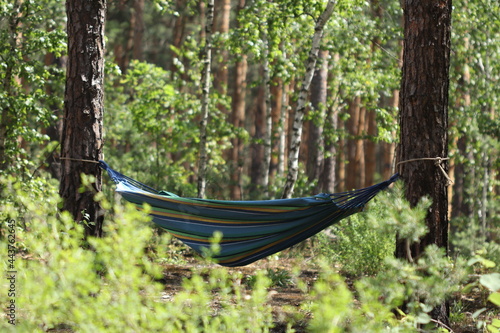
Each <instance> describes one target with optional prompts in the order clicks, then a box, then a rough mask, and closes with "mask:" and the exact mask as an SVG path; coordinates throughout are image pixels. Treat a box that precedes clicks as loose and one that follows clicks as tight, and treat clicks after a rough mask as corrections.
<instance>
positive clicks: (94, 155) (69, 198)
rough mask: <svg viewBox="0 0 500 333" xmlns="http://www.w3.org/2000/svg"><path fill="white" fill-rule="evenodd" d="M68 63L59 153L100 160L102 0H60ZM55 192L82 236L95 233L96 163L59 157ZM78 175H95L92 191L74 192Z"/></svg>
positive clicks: (98, 219)
mask: <svg viewBox="0 0 500 333" xmlns="http://www.w3.org/2000/svg"><path fill="white" fill-rule="evenodd" d="M66 13H67V17H68V24H67V29H68V63H67V72H66V90H65V96H64V125H63V134H62V142H61V156H62V157H63V158H72V159H85V160H93V161H98V160H100V159H102V146H103V141H102V140H103V137H102V117H103V111H104V84H103V83H104V25H105V19H106V16H105V15H106V1H105V0H95V1H90V2H89V1H84V0H68V1H66ZM61 164H62V165H61V182H60V187H59V193H60V195H61V197H62V198H63V199H64V204H63V210H67V211H69V212H70V213H71V214H72V215H73V217H74V218H75V220H76V221H78V222H81V221H84V222H86V223H85V230H86V234H87V235H92V236H101V235H102V221H103V215H102V213H101V209H100V206H99V204H98V203H96V202H95V201H94V200H93V197H94V193H95V192H97V191H100V190H101V169H100V168H99V167H98V166H97V164H92V163H88V162H81V161H74V160H62V163H61ZM81 174H86V175H91V176H94V177H95V181H94V182H93V183H92V187H93V191H90V190H86V191H84V192H82V193H81V192H80V187H81V186H82V182H81V178H80V177H81Z"/></svg>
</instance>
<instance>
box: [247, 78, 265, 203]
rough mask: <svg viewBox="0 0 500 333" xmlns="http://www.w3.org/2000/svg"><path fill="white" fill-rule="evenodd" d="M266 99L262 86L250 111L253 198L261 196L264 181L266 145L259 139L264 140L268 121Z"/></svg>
mask: <svg viewBox="0 0 500 333" xmlns="http://www.w3.org/2000/svg"><path fill="white" fill-rule="evenodd" d="M264 100H265V93H264V87H262V86H260V87H259V88H258V92H257V97H256V103H254V109H253V110H251V112H250V114H252V115H253V116H254V119H253V128H252V131H251V133H250V134H251V135H252V138H253V142H252V144H251V146H250V150H251V155H250V158H251V161H250V197H251V198H252V199H254V198H255V199H257V198H259V199H260V198H261V195H260V194H261V193H260V192H259V191H260V188H259V186H258V185H260V184H261V182H262V181H261V179H262V174H261V172H262V163H263V159H264V146H263V145H262V144H260V143H259V141H262V140H263V138H264V128H265V123H266V120H265V119H266V116H265V113H266V112H265V101H264Z"/></svg>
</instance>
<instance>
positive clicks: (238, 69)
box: [229, 0, 248, 200]
mask: <svg viewBox="0 0 500 333" xmlns="http://www.w3.org/2000/svg"><path fill="white" fill-rule="evenodd" d="M243 8H245V0H240V1H239V4H238V8H237V14H236V15H237V16H238V14H239V12H240V11H241V10H242V9H243ZM247 69H248V65H247V56H246V55H244V54H243V55H241V57H240V58H238V60H237V61H236V63H235V65H234V87H233V99H232V104H231V123H232V124H233V126H234V127H235V128H241V127H244V125H245V123H244V122H245V106H246V103H245V96H246V92H247ZM231 143H232V148H231V164H232V172H231V183H230V186H229V189H230V197H231V199H232V200H242V199H243V197H242V191H241V189H242V186H243V184H242V180H241V174H242V169H243V164H244V161H243V159H244V158H243V156H242V154H243V142H242V140H241V139H239V138H238V137H235V138H233V139H232V141H231Z"/></svg>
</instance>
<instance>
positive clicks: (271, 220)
mask: <svg viewBox="0 0 500 333" xmlns="http://www.w3.org/2000/svg"><path fill="white" fill-rule="evenodd" d="M99 166H100V167H101V168H102V169H104V170H106V171H107V173H108V175H109V176H110V178H111V179H112V180H113V181H114V182H115V183H116V184H117V186H116V192H117V193H119V194H120V195H121V196H122V197H123V198H124V199H125V200H127V201H129V202H131V203H133V204H134V205H135V206H136V207H137V208H138V209H142V207H143V205H144V204H149V205H150V206H151V211H150V215H151V217H152V220H153V222H154V223H155V224H157V225H158V226H160V227H161V228H163V229H165V230H167V231H168V232H170V233H171V234H172V235H173V236H175V237H176V238H178V239H179V240H181V241H182V242H183V243H184V244H186V245H188V246H189V247H191V248H193V249H194V250H195V251H196V252H198V253H200V254H202V253H203V252H204V248H210V246H211V239H212V237H213V235H214V233H215V232H220V233H222V239H221V241H220V243H219V246H220V252H219V253H217V254H215V256H214V257H213V258H214V259H215V260H216V261H217V262H218V263H219V264H220V265H222V266H228V267H235V266H244V265H248V264H250V263H252V262H254V261H256V260H259V259H262V258H264V257H267V256H269V255H271V254H274V253H276V252H279V251H282V250H284V249H286V248H289V247H291V246H293V245H295V244H297V243H299V242H301V241H303V240H305V239H307V238H309V237H311V236H313V235H315V234H317V233H318V232H320V231H321V230H323V229H325V228H327V227H329V226H331V225H332V224H334V223H337V222H338V221H340V220H341V219H343V218H346V217H348V216H350V215H352V214H355V213H357V212H359V211H361V210H363V208H364V206H365V205H366V203H367V202H368V201H370V200H371V199H372V198H373V197H374V196H375V195H377V193H379V192H380V191H382V190H384V189H386V188H387V187H388V186H389V185H390V184H391V183H393V182H395V181H396V180H397V179H398V177H399V174H395V175H394V176H392V177H391V178H390V179H389V180H386V181H384V182H381V183H379V184H375V185H372V186H370V187H366V188H364V189H359V190H355V191H348V192H342V193H329V194H327V193H321V194H318V195H315V196H311V197H304V198H295V199H276V200H255V201H231V200H210V199H200V198H184V197H179V196H177V195H175V194H172V193H168V192H163V191H157V190H156V189H154V188H152V187H150V186H148V185H145V184H143V183H141V182H139V181H137V180H135V179H132V178H130V177H127V176H125V175H123V174H121V173H119V172H118V171H116V170H113V169H112V168H110V167H109V166H108V165H107V164H106V163H105V162H103V161H99Z"/></svg>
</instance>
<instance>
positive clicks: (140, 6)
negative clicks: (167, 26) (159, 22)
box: [132, 0, 145, 60]
mask: <svg viewBox="0 0 500 333" xmlns="http://www.w3.org/2000/svg"><path fill="white" fill-rule="evenodd" d="M132 16H133V17H134V21H135V22H134V44H133V46H132V57H133V58H134V59H137V60H143V58H144V50H143V39H144V29H145V27H144V0H134V12H133V15H132Z"/></svg>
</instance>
